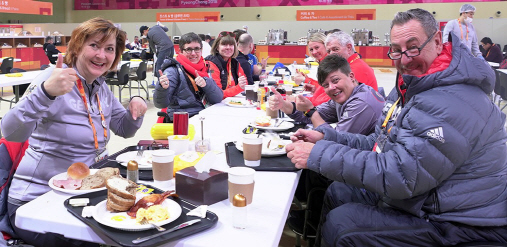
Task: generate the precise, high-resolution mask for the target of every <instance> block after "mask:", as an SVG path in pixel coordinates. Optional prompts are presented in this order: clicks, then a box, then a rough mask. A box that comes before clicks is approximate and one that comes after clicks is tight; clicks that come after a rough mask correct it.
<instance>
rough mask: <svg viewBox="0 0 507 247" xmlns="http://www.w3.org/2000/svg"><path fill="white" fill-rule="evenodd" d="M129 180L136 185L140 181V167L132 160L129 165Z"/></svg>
mask: <svg viewBox="0 0 507 247" xmlns="http://www.w3.org/2000/svg"><path fill="white" fill-rule="evenodd" d="M127 179H128V180H130V181H132V182H134V183H137V180H138V179H139V165H138V164H137V161H135V160H131V161H129V162H128V163H127Z"/></svg>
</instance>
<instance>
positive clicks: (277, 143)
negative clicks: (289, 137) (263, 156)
mask: <svg viewBox="0 0 507 247" xmlns="http://www.w3.org/2000/svg"><path fill="white" fill-rule="evenodd" d="M266 147H267V148H268V149H269V150H272V151H277V150H281V149H283V148H284V147H285V143H284V142H283V141H282V140H280V139H278V140H277V139H271V140H269V141H268V144H267V145H266Z"/></svg>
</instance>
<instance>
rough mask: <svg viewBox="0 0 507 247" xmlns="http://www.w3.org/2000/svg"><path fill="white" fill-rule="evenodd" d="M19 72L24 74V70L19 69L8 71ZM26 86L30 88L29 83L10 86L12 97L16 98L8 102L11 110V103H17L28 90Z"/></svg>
mask: <svg viewBox="0 0 507 247" xmlns="http://www.w3.org/2000/svg"><path fill="white" fill-rule="evenodd" d="M21 72H26V70H24V69H20V68H12V69H11V70H10V73H21ZM28 86H30V83H25V84H20V85H16V86H12V92H13V93H14V95H16V97H14V98H12V99H11V100H10V104H9V108H12V104H13V103H17V102H18V100H19V97H20V96H22V95H23V94H24V93H25V91H26V89H28ZM18 89H19V91H18Z"/></svg>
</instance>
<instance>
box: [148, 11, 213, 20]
mask: <svg viewBox="0 0 507 247" xmlns="http://www.w3.org/2000/svg"><path fill="white" fill-rule="evenodd" d="M157 21H160V22H215V21H220V12H167V13H157Z"/></svg>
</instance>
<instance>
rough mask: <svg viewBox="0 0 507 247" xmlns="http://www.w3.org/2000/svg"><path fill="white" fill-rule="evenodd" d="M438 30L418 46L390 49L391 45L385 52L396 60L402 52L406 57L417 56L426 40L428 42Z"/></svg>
mask: <svg viewBox="0 0 507 247" xmlns="http://www.w3.org/2000/svg"><path fill="white" fill-rule="evenodd" d="M437 32H438V31H436V32H434V33H433V34H432V35H431V36H430V37H429V38H428V39H427V40H426V41H424V43H423V44H422V45H421V46H419V47H414V48H410V49H407V50H405V51H391V49H392V47H391V48H389V51H388V52H387V56H388V57H389V58H390V59H391V60H398V59H400V58H401V56H402V55H403V54H405V56H407V57H417V56H419V55H421V50H422V49H424V47H425V46H426V44H428V42H430V40H431V39H432V38H433V36H435V34H436V33H437Z"/></svg>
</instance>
